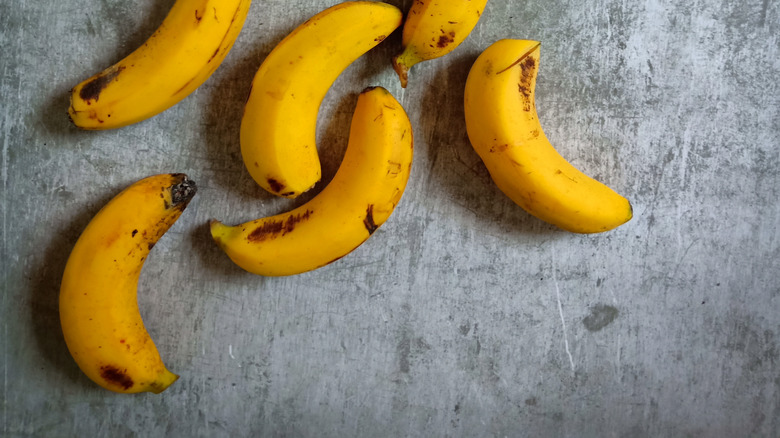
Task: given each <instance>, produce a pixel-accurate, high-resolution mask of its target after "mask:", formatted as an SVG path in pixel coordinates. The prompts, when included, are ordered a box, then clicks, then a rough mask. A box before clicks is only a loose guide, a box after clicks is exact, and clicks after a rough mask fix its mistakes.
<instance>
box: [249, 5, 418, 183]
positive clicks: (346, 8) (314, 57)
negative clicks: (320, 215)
mask: <svg viewBox="0 0 780 438" xmlns="http://www.w3.org/2000/svg"><path fill="white" fill-rule="evenodd" d="M402 15H403V14H402V13H401V11H400V10H399V9H398V8H396V7H394V6H391V5H389V4H386V3H382V2H369V1H351V2H343V3H340V4H337V5H336V6H333V7H330V8H328V9H325V10H324V11H322V12H320V13H319V14H317V15H315V16H314V17H312V18H310V19H309V20H307V21H306V22H305V23H303V24H301V25H300V26H299V27H298V28H296V29H295V30H294V31H292V33H290V34H289V35H288V36H287V37H286V38H284V40H282V41H281V42H280V43H279V44H278V45H277V46H276V47H275V48H274V49H273V51H271V53H270V54H269V55H268V57H267V58H266V59H265V60H264V61H263V64H262V65H261V66H260V68H259V69H258V71H257V73H256V74H255V77H254V80H253V81H252V86H251V89H250V90H251V91H250V93H249V98H248V99H247V102H246V106H245V108H244V116H243V118H242V119H241V155H242V157H243V160H244V164H245V165H246V168H247V170H248V171H249V174H250V175H252V178H254V180H255V181H256V182H257V183H258V184H260V186H261V187H263V188H264V189H266V190H268V191H269V192H271V193H273V194H275V195H279V196H285V197H288V198H295V197H297V196H298V195H300V194H301V193H303V192H305V191H307V190H309V189H310V188H311V187H313V186H314V185H315V184H316V183H317V182H318V181H319V180H320V177H321V170H320V161H319V156H318V154H317V145H316V143H315V129H316V124H317V115H318V111H319V107H320V103H321V102H322V100H323V98H324V97H325V94H326V93H327V92H328V89H330V87H331V85H332V84H333V81H335V80H336V78H337V77H338V76H339V75H340V74H341V72H342V71H343V70H344V69H346V68H347V67H348V66H349V65H350V64H352V62H354V61H355V60H356V59H357V58H358V57H360V56H361V55H363V54H364V53H366V52H367V51H369V50H370V49H371V48H373V47H374V46H376V45H377V44H379V43H380V42H382V40H384V39H385V38H386V37H387V36H388V35H390V34H391V33H392V32H393V31H394V30H395V29H396V28H397V27H399V26H400V25H401V20H402Z"/></svg>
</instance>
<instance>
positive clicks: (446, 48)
mask: <svg viewBox="0 0 780 438" xmlns="http://www.w3.org/2000/svg"><path fill="white" fill-rule="evenodd" d="M486 4H487V0H414V4H412V7H411V9H410V10H409V13H408V14H407V16H406V22H405V23H404V30H403V36H402V39H401V43H402V45H403V50H402V52H401V53H400V54H398V55H397V56H395V57H394V58H393V68H394V69H395V71H396V73H398V78H399V79H400V80H401V86H402V87H404V88H406V84H407V82H408V77H409V69H410V68H412V66H414V65H415V64H417V63H420V62H422V61H428V60H431V59H436V58H440V57H442V56H444V55H446V54H448V53H450V52H452V51H453V50H455V48H456V47H458V46H459V45H460V44H461V43H462V42H463V41H464V40H465V39H466V37H468V36H469V34H470V33H471V31H472V30H474V26H476V25H477V22H478V21H479V18H480V17H481V16H482V11H484V10H485V5H486Z"/></svg>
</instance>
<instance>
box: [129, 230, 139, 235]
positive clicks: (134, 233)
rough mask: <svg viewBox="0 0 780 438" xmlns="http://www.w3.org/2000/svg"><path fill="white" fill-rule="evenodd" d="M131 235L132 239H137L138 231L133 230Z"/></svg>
mask: <svg viewBox="0 0 780 438" xmlns="http://www.w3.org/2000/svg"><path fill="white" fill-rule="evenodd" d="M130 234H131V235H132V237H135V235H136V234H138V230H133V232H132V233H130Z"/></svg>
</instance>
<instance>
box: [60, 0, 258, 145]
mask: <svg viewBox="0 0 780 438" xmlns="http://www.w3.org/2000/svg"><path fill="white" fill-rule="evenodd" d="M249 5H250V0H177V1H176V3H174V4H173V7H172V8H171V10H170V12H169V13H168V15H167V17H166V18H165V20H163V22H162V24H161V25H160V27H159V28H158V29H157V30H156V31H155V32H154V34H153V35H152V36H151V37H150V38H149V39H148V40H147V41H146V42H145V43H144V44H143V45H142V46H141V47H139V48H138V49H136V50H135V51H134V52H133V53H131V54H130V55H128V56H127V57H126V58H124V59H122V60H121V61H119V62H117V63H116V64H114V65H112V66H111V67H109V68H107V69H105V70H104V71H102V72H100V73H98V74H96V75H94V76H92V77H91V78H89V79H87V80H85V81H83V82H81V83H80V84H78V85H76V86H75V87H74V88H73V90H72V91H71V102H70V108H69V109H68V115H69V116H70V119H71V120H72V121H73V123H74V124H75V125H76V126H78V127H80V128H83V129H91V130H96V129H113V128H119V127H122V126H126V125H130V124H133V123H137V122H140V121H142V120H145V119H148V118H150V117H152V116H154V115H156V114H159V113H161V112H162V111H165V110H166V109H168V108H170V107H172V106H173V105H175V104H176V103H178V102H179V101H180V100H182V99H184V98H185V97H187V96H188V95H189V94H190V93H192V92H193V91H194V90H195V89H196V88H198V87H199V86H200V85H201V84H202V83H203V82H205V81H206V79H208V78H209V76H211V74H212V73H214V70H216V69H217V67H218V66H219V65H220V63H221V62H222V60H223V59H225V56H226V55H227V53H228V52H229V51H230V49H231V47H233V43H234V42H235V41H236V38H237V37H238V34H239V32H240V31H241V28H242V27H243V25H244V20H245V19H246V16H247V12H248V11H249Z"/></svg>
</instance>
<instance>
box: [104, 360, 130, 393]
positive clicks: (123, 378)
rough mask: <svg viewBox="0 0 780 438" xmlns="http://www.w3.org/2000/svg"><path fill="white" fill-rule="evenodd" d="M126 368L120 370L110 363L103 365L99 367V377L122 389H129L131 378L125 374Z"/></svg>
mask: <svg viewBox="0 0 780 438" xmlns="http://www.w3.org/2000/svg"><path fill="white" fill-rule="evenodd" d="M126 371H127V370H125V371H121V370H120V369H119V368H117V367H115V366H112V365H105V366H102V367H100V377H102V378H103V379H105V381H107V382H108V383H113V384H114V385H119V386H121V387H122V388H124V389H130V388H132V387H133V379H131V378H130V376H128V375H127V374H125V372H126Z"/></svg>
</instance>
